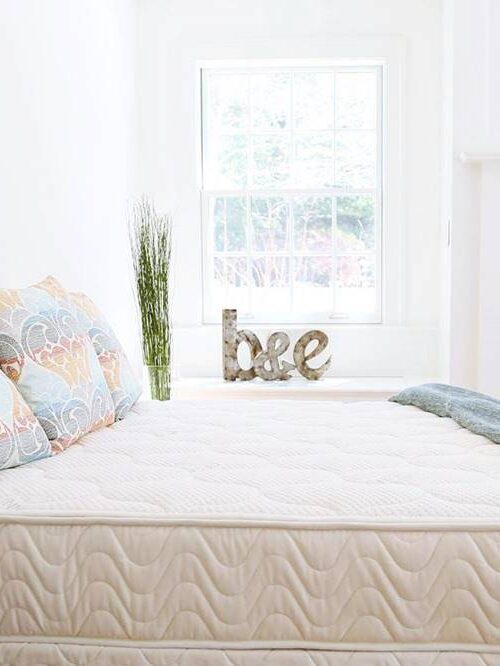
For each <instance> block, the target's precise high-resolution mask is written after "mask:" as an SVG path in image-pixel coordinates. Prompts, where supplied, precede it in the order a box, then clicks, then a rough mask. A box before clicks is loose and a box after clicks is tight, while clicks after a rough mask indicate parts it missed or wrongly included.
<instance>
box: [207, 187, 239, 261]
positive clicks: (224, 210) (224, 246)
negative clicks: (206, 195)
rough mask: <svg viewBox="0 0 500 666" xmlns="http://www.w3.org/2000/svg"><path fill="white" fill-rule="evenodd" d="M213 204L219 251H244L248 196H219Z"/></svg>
mask: <svg viewBox="0 0 500 666" xmlns="http://www.w3.org/2000/svg"><path fill="white" fill-rule="evenodd" d="M212 206H213V209H212V219H213V220H214V229H215V234H214V242H215V249H216V250H217V252H238V251H239V252H244V251H245V249H246V246H247V239H246V198H245V197H217V198H216V199H214V200H213V201H212Z"/></svg>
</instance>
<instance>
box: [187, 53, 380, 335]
mask: <svg viewBox="0 0 500 666" xmlns="http://www.w3.org/2000/svg"><path fill="white" fill-rule="evenodd" d="M235 68H236V69H238V70H241V71H242V72H243V73H245V74H252V73H262V72H263V71H265V72H266V73H267V72H280V73H281V72H287V71H289V72H302V71H314V72H321V71H327V72H332V71H333V72H334V73H338V72H367V71H370V72H375V73H376V75H377V107H376V111H377V119H376V127H375V131H376V158H377V159H376V182H375V187H374V188H368V189H353V188H346V187H340V186H334V187H330V188H320V189H317V190H315V189H307V188H306V189H299V188H289V189H280V188H275V189H261V188H256V187H246V188H242V189H231V190H217V189H209V188H206V189H205V188H204V187H203V177H202V176H203V173H202V169H203V164H204V163H206V145H207V140H206V134H207V127H206V121H207V115H208V114H207V113H204V112H203V107H202V104H203V100H204V99H207V74H208V73H209V72H210V73H214V72H215V73H217V74H224V73H228V72H234V71H235ZM385 70H386V65H385V62H383V61H380V60H378V61H374V59H373V58H369V59H360V58H356V59H353V60H350V59H346V58H341V59H337V58H331V59H330V58H329V59H324V60H322V61H321V62H318V61H315V60H314V59H310V58H307V59H301V60H300V61H293V63H291V62H290V61H280V60H279V59H272V60H243V61H238V60H233V61H205V62H200V63H199V82H200V97H199V102H200V112H199V118H200V125H201V145H200V151H199V155H200V160H201V165H200V167H199V168H200V171H199V173H200V196H201V228H202V275H203V323H206V324H213V323H219V322H220V316H221V315H220V312H219V311H218V309H216V308H215V307H213V305H212V303H211V294H210V289H211V282H212V270H213V257H214V256H216V255H217V254H218V253H216V252H214V250H213V248H214V239H213V231H214V230H213V225H212V223H211V220H210V210H209V209H210V198H211V197H214V196H245V197H247V199H248V200H250V197H251V196H263V197H266V196H274V197H276V196H278V197H283V198H285V199H287V198H288V199H291V198H292V197H293V196H332V197H336V196H342V195H345V196H347V195H356V194H359V195H364V194H365V195H372V196H374V198H375V206H374V212H375V242H376V247H375V252H374V255H375V297H376V302H375V308H374V311H373V312H372V313H341V312H335V309H334V307H335V291H336V289H335V285H332V288H331V291H332V301H331V303H332V310H331V311H330V312H308V313H305V314H301V313H298V312H286V311H282V312H277V313H276V314H272V315H271V314H269V313H259V312H258V311H253V312H251V313H247V312H239V313H238V318H239V320H240V321H241V322H249V323H255V324H267V323H269V324H275V323H282V324H292V325H293V324H302V323H327V324H379V323H382V322H383V313H384V284H385V283H386V276H385V274H384V261H383V252H384V232H385V220H384V196H385V179H386V173H385V169H384V162H385V153H386V133H387V127H386V126H387V105H386V94H385V88H386V71H385ZM287 131H290V132H295V133H296V134H300V130H298V131H297V130H292V129H290V130H283V133H284V134H285V133H286V132H287ZM304 131H305V130H304ZM307 131H308V132H309V131H313V130H310V129H308V130H307ZM331 131H332V133H333V134H334V135H335V132H336V131H337V129H336V128H334V129H332V130H331ZM334 205H335V200H334ZM247 207H248V206H247ZM248 217H249V216H248V214H247V225H248V224H249V220H248ZM288 226H289V231H290V233H291V231H292V229H291V224H290V220H289V225H288ZM332 234H333V235H335V223H334V224H332ZM248 237H249V236H248ZM289 245H290V244H289ZM248 253H249V249H248V248H247V254H248ZM222 254H225V255H226V256H229V254H230V253H222ZM254 254H256V255H257V254H259V253H254ZM275 254H277V255H278V254H281V255H282V256H284V257H289V258H290V259H291V258H292V257H293V256H294V252H293V249H292V247H291V246H289V248H288V249H287V250H286V251H283V252H282V253H275ZM308 254H310V255H311V256H320V255H321V253H319V252H310V253H307V252H300V253H298V255H300V256H303V255H304V256H307V255H308ZM330 254H331V257H332V262H333V272H334V274H335V261H336V257H337V251H336V247H335V242H334V243H333V244H332V250H331V253H330ZM343 254H344V253H342V255H343ZM236 255H238V256H242V255H241V253H235V256H236ZM262 256H265V253H262ZM291 279H292V278H291ZM290 288H291V289H292V290H293V280H292V286H291V287H290ZM248 289H249V292H250V294H251V292H252V288H251V285H249V287H248ZM228 305H230V304H228ZM251 309H252V308H251Z"/></svg>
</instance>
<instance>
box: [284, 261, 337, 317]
mask: <svg viewBox="0 0 500 666" xmlns="http://www.w3.org/2000/svg"><path fill="white" fill-rule="evenodd" d="M293 294H294V309H295V311H296V312H327V313H329V312H330V311H331V309H332V259H331V257H295V272H294V286H293Z"/></svg>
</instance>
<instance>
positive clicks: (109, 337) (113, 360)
mask: <svg viewBox="0 0 500 666" xmlns="http://www.w3.org/2000/svg"><path fill="white" fill-rule="evenodd" d="M71 299H72V301H73V303H74V304H75V306H76V312H77V317H78V319H79V321H80V323H81V325H82V326H83V328H84V329H85V330H86V331H87V333H88V336H89V337H90V339H91V340H92V344H93V345H94V350H95V352H96V354H97V358H98V359H99V363H100V364H101V367H102V369H103V372H104V377H105V378H106V383H107V384H108V387H109V390H110V391H111V396H112V398H113V404H114V406H115V419H116V420H117V421H118V420H120V419H122V418H123V417H124V416H125V415H126V414H127V412H128V411H129V410H130V408H131V407H132V405H133V404H134V403H135V402H137V400H138V398H139V396H140V395H141V385H140V384H139V382H138V381H137V379H136V378H135V376H134V372H133V370H132V367H131V365H130V363H129V361H128V359H127V357H126V355H125V352H124V351H123V347H122V346H121V344H120V342H119V341H118V339H117V337H116V335H115V334H114V331H113V329H112V328H111V326H110V325H109V324H108V322H107V321H106V319H105V317H104V316H103V315H102V313H101V312H100V311H99V310H98V309H97V307H96V306H95V304H94V302H93V301H92V300H91V299H90V298H89V297H88V296H86V295H85V294H81V293H78V294H71Z"/></svg>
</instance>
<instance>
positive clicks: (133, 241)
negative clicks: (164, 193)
mask: <svg viewBox="0 0 500 666" xmlns="http://www.w3.org/2000/svg"><path fill="white" fill-rule="evenodd" d="M171 228H172V221H171V218H170V216H168V215H160V214H159V213H157V211H156V209H155V207H154V204H153V203H152V202H151V201H149V200H148V199H147V198H143V199H141V201H139V202H137V203H136V204H135V205H134V207H133V209H132V216H131V219H130V223H129V236H130V246H131V250H132V263H133V268H134V275H135V294H136V298H137V304H138V306H139V313H140V322H141V334H142V353H143V358H144V363H145V365H146V366H147V368H148V373H149V383H150V389H151V397H152V399H153V400H168V399H169V398H170V366H171V345H170V307H169V305H170V304H169V291H170V290H169V287H170V259H171V252H172V242H171V238H172V236H171Z"/></svg>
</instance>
